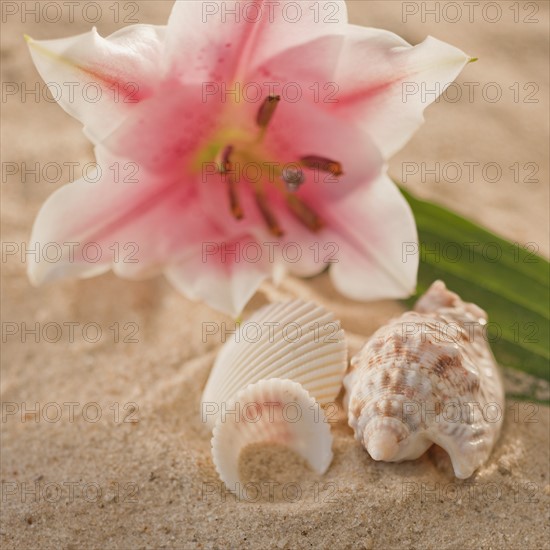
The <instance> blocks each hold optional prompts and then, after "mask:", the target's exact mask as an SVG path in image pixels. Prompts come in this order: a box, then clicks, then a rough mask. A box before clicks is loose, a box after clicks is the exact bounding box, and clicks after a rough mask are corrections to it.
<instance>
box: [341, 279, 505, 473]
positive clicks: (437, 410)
mask: <svg viewBox="0 0 550 550" xmlns="http://www.w3.org/2000/svg"><path fill="white" fill-rule="evenodd" d="M486 324H487V314H486V313H485V312H484V311H483V310H482V309H480V308H479V307H477V306H476V305H474V304H469V303H465V302H463V301H462V300H461V299H460V298H459V296H457V295H456V294H454V293H453V292H450V291H448V290H447V288H446V287H445V284H444V283H443V282H441V281H436V282H435V283H434V284H433V285H432V286H431V288H430V289H429V290H428V291H427V292H426V294H424V295H423V296H422V297H421V298H420V299H419V300H418V302H417V304H416V306H415V309H414V311H411V312H407V313H405V314H404V315H402V316H401V317H399V318H397V319H395V320H393V321H391V322H390V323H389V324H387V325H386V326H384V327H382V328H381V329H379V330H378V331H377V332H376V333H375V334H374V335H373V336H372V337H371V338H370V340H369V341H368V342H367V343H366V345H365V346H364V347H363V349H362V350H361V351H360V352H359V353H358V354H357V355H356V356H355V357H353V359H352V361H351V372H350V373H349V374H348V375H347V376H346V377H345V379H344V386H345V388H346V395H345V398H344V406H345V407H346V408H347V409H348V420H349V425H350V426H351V427H352V428H353V430H354V432H355V437H356V439H357V440H359V441H360V442H361V443H362V444H363V445H364V447H365V448H366V450H367V451H368V453H369V455H370V456H371V457H372V458H373V459H374V460H383V461H389V462H400V461H403V460H412V459H415V458H418V457H419V456H421V455H422V454H423V453H424V452H425V451H426V450H427V449H428V448H429V447H430V446H431V445H432V444H433V443H435V444H437V445H439V446H440V447H442V448H443V449H445V451H446V452H447V453H448V454H449V456H450V458H451V462H452V465H453V469H454V472H455V475H456V477H458V478H461V479H465V478H468V477H470V476H471V475H472V474H473V473H474V471H475V470H476V469H477V468H479V467H480V466H481V465H482V464H483V463H484V462H485V461H486V460H487V459H488V457H489V455H490V454H491V451H492V449H493V446H494V445H495V443H496V441H497V439H498V436H499V433H500V429H501V426H502V421H503V416H504V391H503V386H502V381H501V378H500V375H499V372H498V367H497V364H496V361H495V359H494V357H493V354H492V352H491V350H490V348H489V345H488V343H487V341H486V340H485V338H484V334H483V327H484V326H485V325H486Z"/></svg>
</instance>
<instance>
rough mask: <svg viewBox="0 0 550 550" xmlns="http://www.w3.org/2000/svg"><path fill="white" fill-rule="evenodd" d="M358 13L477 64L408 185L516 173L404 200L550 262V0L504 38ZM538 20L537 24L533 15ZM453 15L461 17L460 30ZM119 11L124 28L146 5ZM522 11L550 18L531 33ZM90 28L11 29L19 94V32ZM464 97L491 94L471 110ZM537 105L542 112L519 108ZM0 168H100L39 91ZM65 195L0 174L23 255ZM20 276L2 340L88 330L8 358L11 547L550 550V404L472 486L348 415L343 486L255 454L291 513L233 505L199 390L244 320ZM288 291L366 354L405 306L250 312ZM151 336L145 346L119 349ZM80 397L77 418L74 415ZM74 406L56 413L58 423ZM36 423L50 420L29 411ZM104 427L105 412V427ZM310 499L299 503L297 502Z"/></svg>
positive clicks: (428, 135)
mask: <svg viewBox="0 0 550 550" xmlns="http://www.w3.org/2000/svg"><path fill="white" fill-rule="evenodd" d="M4 4H8V2H4ZM11 4H13V3H11ZM17 4H22V3H17ZM33 4H34V3H33ZM100 4H101V6H102V7H103V13H104V16H103V17H102V18H101V20H100V21H99V22H98V23H97V27H98V30H99V31H100V33H101V34H103V35H106V34H109V33H111V32H113V31H115V30H116V29H117V28H120V27H122V26H124V24H123V23H122V21H121V22H119V23H114V22H113V17H114V13H115V12H114V11H111V10H110V7H111V6H112V5H113V4H114V3H111V2H109V1H106V2H101V3H100ZM127 4H135V5H136V6H137V7H138V8H139V10H138V13H137V15H135V18H136V19H138V20H139V21H140V22H142V23H156V24H163V23H165V21H166V20H167V17H168V14H169V11H170V8H171V4H172V3H171V2H162V1H160V2H157V1H155V2H137V3H120V6H121V7H122V8H124V9H125V10H126V9H127V8H128V6H127ZM348 4H349V9H350V16H351V20H352V22H354V23H357V24H362V25H368V26H375V27H382V28H387V29H390V30H392V31H394V32H396V33H397V34H399V35H401V36H403V37H404V38H405V39H407V40H408V41H409V42H411V43H418V42H420V41H422V40H423V39H424V38H425V37H426V36H427V35H429V34H431V35H433V36H435V37H438V38H441V39H444V40H446V41H448V42H450V43H452V44H454V45H456V46H458V47H460V48H461V49H463V50H464V51H466V52H468V53H469V54H470V55H472V56H476V57H479V58H480V60H479V61H478V62H477V63H474V64H470V65H469V66H468V67H467V68H466V69H465V70H464V72H463V74H462V75H461V76H460V78H459V81H458V82H459V83H460V86H459V89H460V90H461V91H462V92H463V98H462V99H461V100H460V101H458V102H452V101H440V102H439V103H438V104H435V105H433V106H431V107H430V108H429V109H428V111H427V113H426V124H425V125H424V126H423V128H422V129H421V130H420V131H419V132H418V134H417V135H416V136H415V137H414V139H413V140H412V141H411V143H410V144H409V145H408V146H407V147H406V148H405V149H404V150H403V151H401V152H400V153H399V154H398V155H397V156H396V157H395V158H394V159H393V160H392V162H391V165H390V173H391V174H392V176H394V177H396V178H398V179H402V174H403V172H402V170H403V163H411V162H416V163H424V162H425V163H426V167H427V168H430V167H431V168H433V165H434V163H435V162H439V163H441V165H445V163H448V162H457V163H459V164H461V165H462V167H463V169H464V171H466V168H465V166H466V165H464V164H463V163H464V162H474V163H480V165H479V166H480V167H483V166H485V165H486V164H487V163H491V162H493V163H497V164H498V165H499V166H500V167H501V168H502V177H501V178H500V180H499V181H496V182H495V181H488V180H487V179H486V178H484V177H483V174H482V173H481V172H476V178H475V181H474V182H469V181H468V176H467V174H466V175H464V176H463V178H462V179H461V180H460V181H459V182H457V183H454V184H453V183H449V182H445V181H441V182H439V183H437V182H435V181H434V179H433V177H428V178H427V179H426V181H422V180H421V177H420V175H419V174H418V175H416V176H410V177H409V178H408V179H407V181H406V183H405V185H406V187H407V188H409V189H410V190H412V191H413V192H415V193H416V194H417V195H419V196H421V197H427V198H429V199H432V200H435V201H437V202H439V203H441V204H445V205H447V206H449V207H451V208H453V209H455V210H457V211H458V212H460V213H462V214H464V215H467V216H469V217H471V218H472V219H474V220H476V221H478V222H481V223H483V224H484V225H485V226H487V227H488V228H490V229H492V230H494V231H495V232H497V233H499V234H501V235H503V236H504V237H507V238H509V239H511V240H512V241H517V242H519V243H535V244H536V246H537V247H538V249H539V251H540V252H541V253H542V254H544V255H546V256H547V255H548V253H549V250H550V247H549V237H548V204H549V196H548V175H549V170H548V113H549V106H548V80H549V78H548V77H549V74H548V73H549V68H548V67H549V66H548V46H549V44H548V21H549V19H548V16H549V4H548V2H529V3H523V2H520V3H519V5H518V6H519V10H520V11H519V12H518V13H519V17H520V21H519V22H515V21H514V14H515V13H516V12H514V11H513V10H512V9H510V8H511V7H513V6H512V4H513V3H511V2H498V3H497V4H498V5H499V6H500V7H501V8H502V16H501V19H500V21H498V22H495V23H490V22H488V21H486V20H485V19H486V18H494V17H495V14H494V13H493V12H486V13H485V16H486V17H484V14H483V13H482V12H481V7H478V10H480V11H476V12H475V13H476V14H477V15H475V17H474V22H470V21H469V19H468V13H467V10H466V8H465V7H464V6H463V7H462V10H463V14H462V17H461V19H460V21H458V22H456V23H448V22H445V21H444V20H442V21H441V22H440V23H436V22H434V18H433V16H429V15H427V16H426V21H425V22H423V21H422V13H421V11H419V12H418V13H417V14H416V15H414V14H411V15H410V16H409V17H408V18H407V20H406V21H405V20H404V18H403V16H402V15H403V10H404V9H407V10H409V12H412V10H413V8H412V7H411V6H414V5H416V7H417V8H418V9H419V10H421V9H422V5H423V4H424V7H428V8H429V7H433V4H434V3H433V2H428V3H427V4H426V3H423V2H419V3H412V2H399V1H393V2H382V1H380V2H378V1H376V2H372V1H353V2H349V3H348ZM446 4H447V3H446V2H441V3H440V5H441V6H445V5H446ZM493 4H494V3H493ZM527 4H529V5H531V6H535V8H536V9H537V13H536V14H534V15H532V12H533V8H529V6H528V5H527ZM76 13H77V14H78V13H80V12H79V10H78V9H77V12H76ZM455 13H456V12H452V11H448V12H446V16H447V19H452V18H454V17H455ZM495 13H496V12H495ZM122 14H123V15H125V16H127V15H129V14H130V11H129V8H128V9H127V11H124V12H122ZM530 14H531V15H530ZM527 17H531V19H538V22H533V23H527V22H524V19H525V18H527ZM120 19H122V16H121V18H120ZM90 26H91V24H90V23H88V22H86V21H84V20H83V19H82V17H81V16H78V15H77V16H76V17H75V21H74V22H70V21H69V19H68V15H67V13H66V12H64V17H63V19H62V20H61V21H59V22H57V23H48V22H46V21H41V22H40V23H36V22H35V21H34V18H33V16H30V17H29V18H28V19H27V21H26V22H23V21H22V20H21V16H20V15H19V16H18V15H14V16H9V17H7V19H6V22H3V24H2V27H3V28H2V79H3V82H4V83H6V82H10V83H16V84H18V86H20V87H21V86H22V85H26V86H27V88H34V86H35V85H36V83H38V82H41V80H40V78H39V76H38V74H37V72H36V70H35V69H34V67H33V64H32V62H31V59H30V56H29V54H28V52H27V48H26V45H25V43H24V40H23V38H22V36H23V34H24V33H27V34H30V35H31V36H33V37H34V38H38V39H45V38H56V37H62V36H70V35H74V34H78V33H81V32H86V31H87V30H89V28H90ZM366 62H367V63H368V60H366ZM468 82H470V83H475V82H477V83H479V86H475V87H474V88H473V89H474V90H477V92H475V93H474V97H473V98H470V97H468V90H469V89H472V85H467V84H466V83H468ZM489 83H496V84H497V85H498V86H499V87H500V89H501V90H502V98H501V99H500V100H499V101H496V102H491V101H489V100H487V99H486V97H487V98H493V97H494V95H491V92H494V91H495V90H496V88H495V87H493V88H492V89H487V88H485V86H486V85H487V84H489ZM515 83H518V84H519V88H516V89H517V90H518V92H519V94H520V97H519V99H520V101H519V102H517V103H516V102H515V101H514V91H513V90H514V87H515V86H516V84H515ZM528 83H535V86H536V87H535V88H533V87H532V86H530V87H529V84H528ZM468 86H470V87H469V88H468ZM524 86H528V87H527V88H525V89H524ZM510 87H512V89H510ZM484 89H485V91H486V93H487V95H486V97H484V95H483V93H482V91H483V90H484ZM19 90H20V88H19ZM532 92H534V94H535V95H534V96H529V95H528V94H531V93H532ZM453 97H454V96H453ZM529 97H531V98H534V99H536V100H537V102H535V103H526V102H524V101H523V100H525V99H528V98H529ZM470 99H471V100H470ZM2 161H3V162H4V163H6V162H11V163H18V164H20V163H23V162H26V163H27V166H34V163H35V162H39V163H42V164H44V163H47V162H57V163H59V164H62V163H64V162H78V163H80V166H82V165H83V164H84V163H86V162H92V161H93V154H92V149H91V147H90V145H89V143H88V141H87V140H86V138H85V137H84V136H83V134H82V132H81V127H80V124H79V123H78V122H77V121H75V120H73V119H71V118H70V117H69V116H68V115H66V114H65V113H64V112H63V111H62V110H61V109H60V108H59V107H58V106H57V105H56V104H55V103H49V102H47V101H45V100H40V101H38V102H36V101H35V100H34V98H33V97H32V96H27V98H26V101H22V98H21V94H20V93H16V94H15V95H9V96H6V97H3V98H2ZM516 162H518V163H520V165H521V166H522V167H523V165H525V164H526V163H536V165H537V166H538V173H537V174H536V176H535V177H536V178H537V179H538V183H530V182H528V181H523V180H524V178H525V177H526V176H528V174H529V172H530V170H531V169H530V168H528V169H527V170H526V171H525V170H524V169H523V168H522V169H521V172H520V180H521V181H520V182H516V181H514V172H513V171H512V170H510V169H509V167H510V166H511V165H513V164H514V163H516ZM409 166H410V165H409ZM3 167H4V165H3ZM488 174H489V178H493V175H491V174H490V173H489V172H488ZM68 179H69V172H68V170H65V171H64V173H63V175H62V176H61V177H60V178H59V181H56V182H55V183H48V182H47V181H45V180H44V178H42V177H40V178H39V181H36V182H35V181H34V177H33V176H32V175H31V176H30V177H28V178H27V179H26V181H22V179H21V175H20V174H16V175H12V176H6V177H4V174H3V181H2V239H3V240H4V241H5V242H13V243H18V244H19V245H21V243H23V242H25V241H26V240H28V238H29V235H30V229H31V226H32V222H33V219H34V217H35V215H36V213H37V211H38V209H39V208H40V205H41V204H42V203H43V202H44V200H45V199H46V198H47V197H48V196H49V195H50V194H51V193H52V191H54V189H55V188H57V187H59V186H60V185H61V184H63V183H64V182H66V181H68ZM25 268H26V266H25V264H24V263H23V262H22V261H21V258H20V257H18V256H10V257H8V258H6V261H5V262H4V260H3V263H2V298H3V303H2V316H3V322H4V324H5V323H15V324H16V325H18V326H21V323H26V325H27V326H30V327H34V324H35V322H39V323H41V326H42V327H43V326H44V325H45V324H46V323H59V324H60V325H61V326H63V323H68V322H74V323H78V325H75V326H76V329H75V338H74V342H72V343H69V342H68V336H67V335H68V332H66V331H64V333H63V337H62V338H61V340H60V341H59V342H58V343H49V342H47V341H45V340H44V338H43V337H40V338H39V339H40V341H39V342H35V341H34V339H33V338H34V337H33V336H32V335H31V336H27V338H26V341H25V342H22V341H21V336H20V334H18V335H15V336H6V337H5V339H4V342H3V344H2V345H3V351H2V380H1V397H2V401H3V404H4V408H3V411H4V412H5V413H7V412H9V411H12V410H13V408H14V407H16V408H17V412H16V413H15V414H11V415H6V416H5V417H3V419H2V474H1V479H2V502H1V504H2V527H1V531H0V541H1V544H2V547H3V548H17V549H22V548H25V549H27V548H28V549H31V548H32V549H34V548H66V549H76V548H124V549H126V548H186V549H187V548H281V549H284V548H319V549H321V548H386V549H387V548H441V549H442V548H459V547H460V548H528V549H532V548H548V547H549V542H548V541H549V540H550V533H549V528H548V510H549V507H548V504H549V500H550V485H549V477H548V476H549V409H548V408H547V407H545V406H539V405H533V404H528V403H523V402H515V401H511V400H509V401H507V404H506V405H507V406H506V413H507V414H506V421H505V424H504V430H503V434H502V437H501V439H500V441H499V443H498V445H497V447H496V449H495V451H494V453H493V455H492V457H491V459H490V460H489V462H488V463H487V464H486V465H485V466H484V467H483V468H481V469H480V470H479V472H478V473H477V474H476V475H475V476H474V477H473V478H471V479H470V480H466V481H457V480H456V479H455V478H454V477H453V475H452V471H451V469H450V466H449V463H448V461H446V460H445V458H444V457H443V458H441V457H439V456H437V455H435V454H434V453H431V454H430V453H429V454H426V455H425V456H423V457H422V458H420V459H418V460H416V461H412V462H406V463H403V464H384V463H376V462H374V461H373V460H371V459H370V458H369V457H368V455H367V454H366V453H365V452H364V450H363V449H362V448H361V447H360V446H359V444H358V443H357V442H356V441H355V440H354V438H353V436H352V432H351V430H350V429H349V428H348V427H347V426H346V423H345V420H344V419H343V417H342V415H341V418H340V421H339V422H338V423H337V424H334V425H333V433H334V437H335V444H334V461H333V463H332V465H331V467H330V469H329V470H328V472H327V473H326V475H324V476H323V477H321V478H319V477H318V476H316V475H314V474H313V473H312V472H311V471H309V470H308V469H307V468H306V467H305V466H304V464H303V463H302V462H301V461H299V460H298V459H297V458H296V457H295V456H294V455H292V454H291V453H289V452H287V451H285V450H284V449H278V448H260V449H257V448H255V449H253V450H250V451H248V452H246V453H245V455H244V456H243V459H242V463H241V466H242V472H243V477H244V478H245V479H246V480H248V481H251V482H256V483H261V482H262V481H263V480H271V481H273V482H278V483H280V485H279V486H278V488H277V490H276V491H275V497H274V499H273V500H274V502H269V499H268V498H265V495H263V496H262V498H261V499H260V500H259V501H257V502H250V501H240V502H236V501H235V498H234V497H232V496H231V495H230V494H228V493H226V492H225V491H224V490H223V488H222V486H221V483H220V482H219V479H218V477H217V475H216V472H215V470H214V467H213V464H212V460H211V457H210V442H209V440H210V434H209V432H208V430H207V429H206V427H205V426H203V425H202V424H201V422H200V419H199V400H200V394H201V391H202V388H203V386H204V384H205V382H206V379H207V377H208V373H209V369H210V367H211V365H212V361H213V359H214V357H215V354H216V351H217V349H218V348H219V345H220V339H219V336H218V337H210V338H209V339H207V340H206V341H203V340H204V339H203V336H202V324H203V322H212V321H213V322H226V323H228V327H231V326H232V321H231V320H230V319H228V318H225V317H223V316H222V315H220V314H217V313H216V312H213V311H212V310H210V309H209V308H208V307H207V306H205V305H201V304H197V303H192V302H190V301H188V300H186V299H185V298H183V297H182V296H180V295H179V294H177V293H176V291H175V290H173V289H172V288H171V287H170V286H169V285H168V283H167V282H166V281H165V280H164V279H162V278H158V279H155V280H151V281H145V282H136V283H128V282H126V281H123V280H120V279H117V278H115V277H114V276H112V275H110V274H109V275H105V276H102V277H99V278H96V279H92V280H87V281H69V282H64V283H58V284H55V285H53V286H49V287H44V288H39V289H35V288H32V287H31V286H30V284H29V282H28V280H27V277H26V274H25ZM289 297H301V298H304V299H313V300H316V301H318V302H319V303H321V304H323V305H325V306H326V307H327V308H329V309H331V310H333V311H334V312H335V314H336V315H337V316H338V317H339V318H340V319H341V320H342V324H343V327H344V328H345V329H346V331H348V333H349V334H350V342H351V348H352V350H355V349H357V347H358V346H359V345H360V344H361V343H362V342H363V341H364V340H365V339H366V337H368V335H369V334H371V333H372V332H373V331H374V330H375V329H376V328H377V327H378V326H380V324H381V323H383V322H384V321H386V320H387V319H389V318H390V317H391V316H392V315H394V314H396V313H399V312H400V311H401V309H402V306H401V305H400V304H398V303H395V302H381V303H376V304H367V305H366V304H360V303H354V302H352V301H349V300H346V299H344V298H342V297H341V296H339V295H338V294H337V293H336V292H335V291H334V290H333V289H332V287H331V285H330V282H329V280H328V278H327V276H326V274H325V275H322V276H319V277H317V278H315V279H314V280H310V281H299V280H296V279H293V278H288V279H286V280H285V281H284V282H283V284H282V285H281V286H280V287H279V288H277V289H276V288H274V287H273V286H271V285H265V286H264V288H263V291H262V292H260V293H258V295H257V296H256V297H255V298H254V299H253V300H252V302H251V303H250V304H249V306H248V308H247V312H248V313H250V312H252V311H253V310H254V309H256V308H257V307H259V306H260V305H262V304H263V303H265V302H266V301H267V300H272V299H277V298H289ZM87 323H97V324H98V325H99V326H100V327H101V329H102V337H101V338H100V340H99V341H98V342H97V343H90V342H86V341H85V340H84V338H83V337H82V327H83V326H84V325H86V324H87ZM115 323H118V327H119V338H118V339H119V341H118V342H115V331H116V326H115V325H114V324H115ZM5 326H7V325H5ZM10 326H13V325H10ZM110 327H111V328H110ZM134 327H137V329H138V331H137V333H136V334H134V335H133V338H135V339H136V340H138V341H137V342H136V343H125V342H123V339H124V338H128V337H131V336H132V334H131V333H132V331H133V330H134ZM90 334H91V333H90ZM506 380H507V388H508V389H515V388H516V387H517V384H520V383H521V384H529V383H531V381H530V380H529V379H527V378H526V377H523V376H521V375H514V376H512V375H510V374H509V373H508V374H506ZM48 403H50V404H51V403H54V405H48V406H47V407H46V405H47V404H48ZM66 403H73V404H74V405H72V407H74V418H71V415H70V414H69V409H70V407H71V405H64V404H66ZM94 403H96V404H97V406H96V405H94ZM36 404H38V405H36ZM55 404H57V405H55ZM58 406H59V407H60V408H61V411H62V412H61V418H60V419H59V420H55V419H56V415H58V413H59V410H58ZM36 407H38V408H39V411H40V412H39V414H38V415H35V414H33V413H32V410H33V409H35V408H36ZM98 411H100V412H101V418H99V419H97V421H93V420H94V418H95V417H96V415H97V413H98ZM46 416H47V417H49V418H50V419H54V421H48V420H47V419H46V418H45V417H46ZM296 483H298V484H299V486H300V489H301V491H302V494H301V495H299V496H298V498H296V492H295V490H294V489H295V487H294V486H293V485H292V484H296ZM285 484H286V485H285ZM289 484H290V485H289ZM71 488H72V489H71ZM284 488H286V493H284V492H283V491H282V490H281V489H284ZM205 489H206V490H205ZM253 498H254V493H252V494H251V496H250V499H249V500H253ZM292 500H295V501H294V502H292Z"/></svg>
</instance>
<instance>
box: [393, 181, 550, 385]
mask: <svg viewBox="0 0 550 550" xmlns="http://www.w3.org/2000/svg"><path fill="white" fill-rule="evenodd" d="M401 190H402V192H403V194H404V195H405V197H406V199H407V200H408V202H409V204H410V205H411V208H412V210H413V212H414V215H415V218H416V224H417V227H418V233H419V239H420V270H419V275H418V288H417V295H416V296H415V297H413V298H411V300H410V302H411V303H412V302H414V301H415V300H416V299H417V298H418V296H419V295H420V294H422V293H423V292H425V291H426V289H427V288H428V287H429V286H430V285H431V284H432V283H433V281H434V280H436V279H441V280H443V281H445V283H446V284H447V286H448V287H449V289H450V290H452V291H454V292H456V293H457V294H459V295H460V296H461V297H462V298H463V299H464V300H466V301H469V302H474V303H476V304H478V305H479V306H480V307H482V308H483V309H484V310H485V311H487V313H488V315H489V324H488V329H487V337H488V340H489V342H490V343H491V347H492V349H493V352H494V354H495V357H496V358H497V360H498V362H499V363H500V364H501V365H505V366H508V367H512V368H515V369H518V370H521V371H524V372H527V373H529V374H532V375H534V376H536V377H538V378H542V379H544V380H546V381H550V363H549V361H550V352H549V348H550V346H549V343H550V342H549V336H550V311H549V303H550V290H549V282H550V277H549V276H550V265H549V263H548V261H547V260H546V259H544V258H542V257H541V256H539V255H537V254H536V245H534V244H533V243H531V244H528V245H525V246H523V245H520V244H519V243H512V242H509V241H506V240H504V239H502V238H500V237H497V236H496V235H495V234H493V233H491V232H490V231H487V230H486V229H483V228H481V227H480V226H478V225H476V224H475V223H472V222H471V221H468V220H466V219H464V218H462V217H461V216H458V215H457V214H454V213H453V212H451V211H449V210H447V209H445V208H442V207H441V206H437V205H435V204H433V203H430V202H426V201H423V200H419V199H417V198H415V197H413V196H412V195H411V194H410V193H408V192H407V191H405V190H403V189H401Z"/></svg>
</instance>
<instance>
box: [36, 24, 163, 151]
mask: <svg viewBox="0 0 550 550" xmlns="http://www.w3.org/2000/svg"><path fill="white" fill-rule="evenodd" d="M164 34H165V27H160V26H153V25H132V26H130V27H126V28H124V29H121V30H119V31H117V32H116V33H114V34H112V35H110V36H109V37H107V38H102V37H101V36H99V34H98V33H97V30H96V29H95V27H94V28H93V29H92V30H91V31H89V32H87V33H84V34H80V35H77V36H72V37H69V38H61V39H58V40H33V39H31V38H28V39H27V40H28V43H29V48H30V52H31V55H32V58H33V61H34V64H35V65H36V68H37V69H38V72H39V73H40V76H41V77H42V78H43V79H44V81H45V82H46V83H47V84H48V85H49V87H50V90H51V93H52V95H53V97H55V98H57V99H58V102H59V104H60V105H61V107H63V109H65V111H67V113H69V114H70V115H72V116H73V117H75V118H77V119H78V120H80V122H82V123H83V124H84V131H85V133H86V135H87V136H88V137H89V138H90V139H91V140H92V141H93V142H94V143H98V142H99V141H101V139H102V138H103V137H105V136H106V135H108V134H109V133H110V132H111V131H113V130H114V129H115V128H116V127H117V126H118V125H119V124H120V123H121V121H122V120H124V118H125V117H126V116H127V115H128V113H129V112H131V110H132V108H133V107H134V106H135V105H137V104H139V102H140V101H143V100H144V99H145V98H147V97H150V96H151V95H152V93H153V92H154V89H155V87H156V83H157V81H158V67H159V64H160V59H161V55H162V51H163V45H164Z"/></svg>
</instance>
